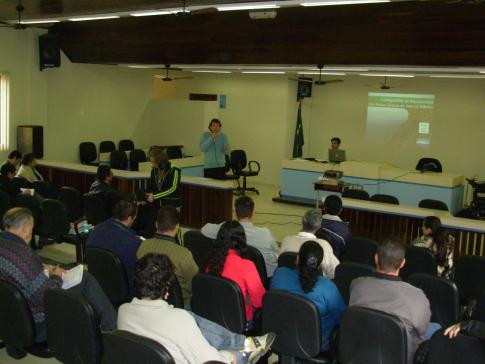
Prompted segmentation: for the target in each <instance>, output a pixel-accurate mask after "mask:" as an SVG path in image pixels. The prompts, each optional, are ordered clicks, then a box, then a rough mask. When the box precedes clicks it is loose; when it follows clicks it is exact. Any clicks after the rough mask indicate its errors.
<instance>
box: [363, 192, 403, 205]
mask: <svg viewBox="0 0 485 364" xmlns="http://www.w3.org/2000/svg"><path fill="white" fill-rule="evenodd" d="M370 200H371V201H374V202H383V203H390V204H393V205H399V200H398V198H397V197H395V196H392V195H385V194H382V193H376V194H375V195H372V197H371V198H370Z"/></svg>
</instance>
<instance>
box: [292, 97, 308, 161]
mask: <svg viewBox="0 0 485 364" xmlns="http://www.w3.org/2000/svg"><path fill="white" fill-rule="evenodd" d="M303 144H305V141H304V139H303V122H302V120H301V101H300V105H299V106H298V116H297V117H296V130H295V140H294V141H293V158H299V157H301V156H302V155H303Z"/></svg>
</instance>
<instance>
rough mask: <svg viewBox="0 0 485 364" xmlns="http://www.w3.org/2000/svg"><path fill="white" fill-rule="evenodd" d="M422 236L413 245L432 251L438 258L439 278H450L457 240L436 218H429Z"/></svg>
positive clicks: (423, 227)
mask: <svg viewBox="0 0 485 364" xmlns="http://www.w3.org/2000/svg"><path fill="white" fill-rule="evenodd" d="M421 232H422V233H423V235H421V236H420V237H419V238H416V239H414V240H413V241H412V242H411V245H413V246H417V247H424V248H428V249H430V250H431V252H432V253H433V254H434V255H435V257H436V265H437V268H438V276H439V277H444V278H450V277H451V276H452V274H453V254H454V250H455V238H454V237H453V236H452V235H451V234H450V233H449V232H448V231H446V230H445V229H443V227H442V226H441V221H440V219H439V218H438V217H436V216H427V217H425V218H424V220H423V225H422V226H421Z"/></svg>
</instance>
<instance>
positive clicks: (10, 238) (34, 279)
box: [0, 207, 116, 342]
mask: <svg viewBox="0 0 485 364" xmlns="http://www.w3.org/2000/svg"><path fill="white" fill-rule="evenodd" d="M3 226H4V229H5V231H3V232H2V233H1V234H0V257H1V259H0V279H1V280H5V281H7V282H9V283H11V284H13V285H14V286H15V287H17V288H18V289H19V290H20V291H21V292H22V294H23V295H24V297H25V299H26V300H27V302H28V305H29V309H30V311H31V312H32V316H33V320H34V327H35V341H36V342H43V341H45V340H46V329H45V316H44V303H43V301H44V293H45V292H46V290H48V289H49V288H59V287H61V286H62V275H63V273H64V272H65V270H64V269H61V268H59V267H57V266H52V265H47V264H42V262H41V260H40V258H39V256H38V255H37V254H36V253H35V252H34V251H33V250H32V249H31V248H30V247H29V246H28V244H29V242H30V240H31V239H32V229H33V227H34V219H33V217H32V213H31V212H30V210H28V209H26V208H20V207H15V208H13V209H10V210H8V211H7V212H6V213H5V215H4V217H3ZM70 290H73V291H76V292H79V293H82V294H84V295H85V296H86V298H87V299H88V301H89V302H90V303H91V305H92V306H93V308H94V310H95V311H96V313H97V314H98V316H99V318H100V322H101V328H102V329H103V330H106V331H110V330H113V329H115V328H116V311H115V309H114V308H113V306H112V305H111V303H110V302H109V300H108V298H107V297H106V295H105V294H104V292H103V290H102V289H101V287H100V286H99V284H98V282H97V281H96V279H95V278H94V277H93V276H91V275H90V274H89V273H88V272H86V271H85V272H84V273H83V278H82V281H81V283H80V284H78V285H77V286H74V287H72V288H70ZM64 309H66V310H69V307H64Z"/></svg>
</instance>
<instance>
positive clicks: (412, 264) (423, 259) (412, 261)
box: [399, 246, 437, 280]
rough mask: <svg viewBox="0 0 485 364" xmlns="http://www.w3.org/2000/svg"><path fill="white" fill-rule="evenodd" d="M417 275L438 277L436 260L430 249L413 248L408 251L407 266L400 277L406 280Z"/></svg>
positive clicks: (405, 265)
mask: <svg viewBox="0 0 485 364" xmlns="http://www.w3.org/2000/svg"><path fill="white" fill-rule="evenodd" d="M415 273H426V274H429V275H432V276H436V274H437V269H436V259H435V257H434V255H433V253H431V250H429V249H428V248H424V247H417V246H412V247H409V248H407V249H406V264H404V267H403V268H402V269H401V271H400V273H399V275H400V276H401V277H402V279H404V280H406V279H407V278H408V277H409V276H410V275H412V274H415Z"/></svg>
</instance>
